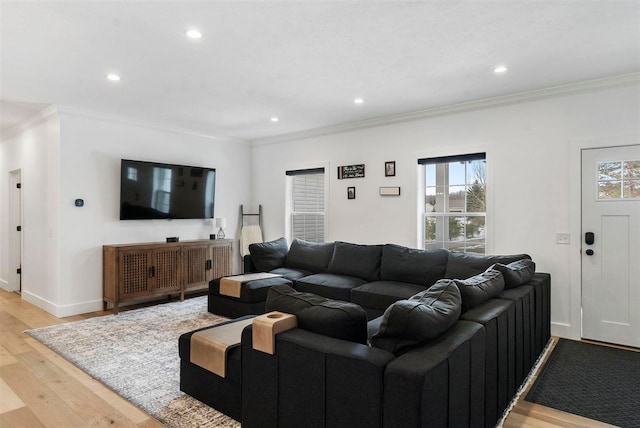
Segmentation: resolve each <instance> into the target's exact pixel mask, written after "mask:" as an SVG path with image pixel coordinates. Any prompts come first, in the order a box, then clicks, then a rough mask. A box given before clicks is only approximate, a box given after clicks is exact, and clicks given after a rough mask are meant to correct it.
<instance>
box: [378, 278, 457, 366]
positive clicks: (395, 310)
mask: <svg viewBox="0 0 640 428" xmlns="http://www.w3.org/2000/svg"><path fill="white" fill-rule="evenodd" d="M461 305H462V299H461V298H460V290H458V287H457V286H456V284H455V282H453V280H446V279H441V280H439V281H438V282H436V283H435V284H434V285H433V286H431V287H430V288H428V289H427V290H425V291H421V292H420V293H418V294H416V295H415V296H413V297H411V298H410V299H409V300H400V301H398V302H396V303H394V304H393V305H391V306H389V308H387V310H386V311H385V312H384V315H383V318H382V322H381V323H380V330H379V331H378V333H377V334H375V335H374V336H373V337H372V338H371V345H372V346H375V347H376V348H381V349H385V350H387V351H389V352H392V353H394V354H396V355H399V354H402V353H404V352H405V351H408V350H410V349H412V348H415V347H416V346H419V345H422V344H424V343H427V342H429V341H431V340H433V339H435V338H436V337H438V336H439V335H441V334H442V333H444V332H445V331H447V330H448V329H449V328H450V327H451V326H452V325H453V324H455V322H456V321H457V320H458V317H459V316H460V308H461Z"/></svg>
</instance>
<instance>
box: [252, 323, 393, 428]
mask: <svg viewBox="0 0 640 428" xmlns="http://www.w3.org/2000/svg"><path fill="white" fill-rule="evenodd" d="M393 358H394V356H393V354H391V353H389V352H386V351H384V350H381V349H376V348H370V347H369V346H367V345H362V344H358V343H353V342H348V341H344V340H340V339H334V338H331V337H327V336H323V335H319V334H316V333H312V332H309V331H306V330H303V329H300V328H294V329H291V330H288V331H286V332H283V333H280V334H278V335H277V336H276V349H275V354H274V355H269V354H266V353H264V352H260V351H256V350H254V349H253V344H252V327H251V326H248V327H247V328H245V330H244V331H243V335H242V378H243V381H242V407H243V409H244V411H243V417H242V426H243V428H252V427H265V426H273V427H275V426H305V427H315V426H318V427H325V426H332V427H349V426H351V427H353V426H358V427H381V426H382V402H383V401H382V400H383V379H384V370H385V367H386V366H387V364H388V363H389V362H390V361H391V360H393ZM362 391H366V392H367V393H366V394H362Z"/></svg>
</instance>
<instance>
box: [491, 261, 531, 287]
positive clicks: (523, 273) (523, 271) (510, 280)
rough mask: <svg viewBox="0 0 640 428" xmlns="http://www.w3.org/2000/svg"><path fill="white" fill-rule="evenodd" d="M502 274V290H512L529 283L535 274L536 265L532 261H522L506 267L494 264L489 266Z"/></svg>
mask: <svg viewBox="0 0 640 428" xmlns="http://www.w3.org/2000/svg"><path fill="white" fill-rule="evenodd" d="M491 269H495V270H497V271H500V272H501V273H502V276H504V288H506V289H509V288H514V287H518V286H520V285H522V284H526V283H527V282H529V281H531V278H533V274H534V273H536V264H535V263H534V262H533V260H530V259H522V260H518V261H516V262H513V263H509V264H508V265H504V264H502V263H496V264H495V265H493V266H491Z"/></svg>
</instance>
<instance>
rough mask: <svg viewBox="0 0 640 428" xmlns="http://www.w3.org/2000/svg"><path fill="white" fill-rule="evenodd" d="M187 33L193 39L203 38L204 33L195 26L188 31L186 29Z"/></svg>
mask: <svg viewBox="0 0 640 428" xmlns="http://www.w3.org/2000/svg"><path fill="white" fill-rule="evenodd" d="M185 34H186V35H187V37H189V38H191V39H200V38H202V33H201V32H200V31H198V30H196V29H195V28H191V29H189V30H187V31H185Z"/></svg>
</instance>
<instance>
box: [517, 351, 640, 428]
mask: <svg viewBox="0 0 640 428" xmlns="http://www.w3.org/2000/svg"><path fill="white" fill-rule="evenodd" d="M525 400H526V401H529V402H531V403H536V404H541V405H543V406H547V407H552V408H554V409H557V410H562V411H564V412H568V413H572V414H574V415H579V416H584V417H586V418H589V419H595V420H597V421H601V422H606V423H609V424H613V425H618V426H621V427H640V352H634V351H626V350H622V349H616V348H610V347H606V346H600V345H592V344H589V343H582V342H576V341H573V340H566V339H560V340H559V341H558V344H557V345H556V347H555V348H554V349H553V352H552V353H551V355H550V356H549V359H548V360H547V362H546V363H545V365H544V367H543V368H542V371H541V372H540V374H539V375H538V378H537V379H536V381H535V383H534V384H533V386H532V387H531V389H530V390H529V393H528V394H527V396H526V398H525Z"/></svg>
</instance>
